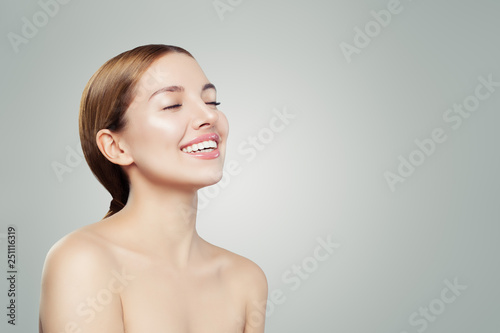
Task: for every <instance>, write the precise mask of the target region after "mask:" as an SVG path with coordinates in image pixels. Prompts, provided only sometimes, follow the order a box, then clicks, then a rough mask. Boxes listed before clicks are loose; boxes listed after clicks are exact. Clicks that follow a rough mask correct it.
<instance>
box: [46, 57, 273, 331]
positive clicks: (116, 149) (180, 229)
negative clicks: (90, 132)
mask: <svg viewBox="0 0 500 333" xmlns="http://www.w3.org/2000/svg"><path fill="white" fill-rule="evenodd" d="M207 83H210V82H209V81H208V79H207V78H206V76H205V74H204V73H203V71H202V69H201V68H200V66H199V65H198V63H197V62H196V60H194V59H193V58H191V57H189V56H187V55H184V54H179V53H169V54H167V55H164V56H162V57H161V58H159V59H157V60H156V61H155V62H154V63H153V64H152V65H151V66H150V68H149V69H148V71H147V73H145V74H144V75H143V77H142V78H141V80H140V82H139V84H138V86H137V90H136V96H135V98H134V100H133V102H132V103H131V105H130V107H129V109H128V110H127V112H126V118H127V121H128V125H127V127H126V128H125V130H124V131H123V132H120V133H114V132H111V131H109V130H107V129H103V130H101V131H99V133H98V134H97V137H96V140H97V143H98V146H99V149H100V150H101V152H102V153H103V154H104V156H106V158H108V159H109V160H110V161H111V162H113V163H115V164H119V165H121V166H122V167H123V169H124V170H125V172H126V173H127V174H128V175H129V178H130V181H131V189H130V194H129V199H128V201H127V204H126V206H125V207H124V208H123V209H122V210H121V211H119V212H118V213H116V214H114V215H113V216H111V217H108V218H106V219H103V220H101V221H99V222H96V223H93V224H90V225H87V226H84V227H82V228H80V229H78V230H76V231H74V232H72V233H70V234H68V235H67V236H65V237H63V238H62V239H61V240H59V241H58V242H57V243H56V244H55V245H54V246H53V247H52V248H51V249H50V251H49V252H48V254H47V258H46V261H45V265H44V269H43V276H42V289H41V301H40V332H43V333H62V332H65V333H77V332H79V333H86V332H92V333H124V332H126V333H144V332H148V333H160V332H161V333H170V332H171V333H242V332H244V333H262V332H264V322H265V304H266V300H267V295H268V285H267V280H266V276H265V274H264V272H263V271H262V269H261V268H260V267H259V266H258V265H256V264H255V263H254V262H252V261H251V260H249V259H247V258H244V257H242V256H240V255H238V254H235V253H232V252H230V251H228V250H225V249H222V248H220V247H217V246H215V245H213V244H210V243H208V242H207V241H205V240H204V239H202V238H201V237H200V236H199V235H198V233H197V231H196V211H197V201H198V198H197V190H198V189H200V188H203V187H205V186H208V185H212V184H215V183H217V182H218V181H219V180H220V179H221V178H222V168H223V164H224V156H225V150H226V139H227V135H228V131H229V127H228V122H227V119H226V117H225V116H224V114H223V113H222V112H221V111H219V110H218V109H217V107H216V106H215V105H214V102H215V101H216V90H215V88H210V87H209V88H207V86H206V84H207ZM170 86H178V87H182V88H181V89H180V90H179V89H177V91H172V90H176V89H167V90H166V91H162V92H160V93H157V94H154V93H155V92H156V91H158V90H160V89H162V88H165V87H170ZM204 87H205V89H203V88H204ZM152 95H153V96H152ZM176 105H178V106H176ZM172 106H173V107H172ZM166 107H170V108H166ZM214 132H215V133H217V134H218V135H219V136H220V139H221V141H220V143H219V150H220V153H221V154H220V156H219V157H218V158H215V159H211V160H202V159H198V158H194V157H192V156H189V155H188V154H186V153H184V152H182V151H181V150H180V147H181V146H182V145H184V144H186V143H187V142H189V141H191V140H192V139H194V138H196V137H198V136H199V135H201V134H206V133H214Z"/></svg>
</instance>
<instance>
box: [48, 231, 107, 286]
mask: <svg viewBox="0 0 500 333" xmlns="http://www.w3.org/2000/svg"><path fill="white" fill-rule="evenodd" d="M91 230H92V229H89V228H86V227H84V228H80V229H77V230H75V231H73V232H70V233H69V234H67V235H65V236H63V237H62V238H60V239H59V240H58V241H56V242H55V243H54V244H53V245H52V247H51V248H50V249H49V251H48V252H47V255H46V257H45V263H44V267H43V272H42V278H43V279H44V280H47V279H52V278H55V279H57V277H59V278H65V279H77V276H80V277H81V276H82V275H88V276H96V277H98V276H99V274H100V273H101V272H102V271H103V270H104V271H105V270H109V269H110V268H112V267H114V266H116V265H115V258H114V257H113V255H112V252H111V251H110V250H109V245H107V244H106V243H105V242H104V241H103V240H102V238H100V237H99V236H98V235H97V234H96V233H94V232H92V231H91ZM83 271H85V273H84V272H83Z"/></svg>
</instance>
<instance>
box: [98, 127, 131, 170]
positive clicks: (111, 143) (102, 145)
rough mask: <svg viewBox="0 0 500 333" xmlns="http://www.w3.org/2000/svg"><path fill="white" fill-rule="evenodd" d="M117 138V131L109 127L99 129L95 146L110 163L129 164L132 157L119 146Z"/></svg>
mask: <svg viewBox="0 0 500 333" xmlns="http://www.w3.org/2000/svg"><path fill="white" fill-rule="evenodd" d="M119 139H120V137H119V135H118V134H117V133H113V132H111V131H110V130H109V129H101V130H100V131H99V132H97V135H96V143H97V147H99V150H100V151H101V153H102V154H103V155H104V157H106V158H107V159H108V160H109V161H110V162H111V163H114V164H118V165H129V164H131V163H132V162H133V160H132V157H131V156H130V155H129V154H128V153H127V151H126V150H124V149H122V148H121V147H120V142H119Z"/></svg>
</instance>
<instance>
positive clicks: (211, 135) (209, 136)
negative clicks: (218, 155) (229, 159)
mask: <svg viewBox="0 0 500 333" xmlns="http://www.w3.org/2000/svg"><path fill="white" fill-rule="evenodd" d="M208 140H213V141H215V142H217V146H218V145H219V141H220V138H219V135H217V133H208V134H203V135H200V136H198V137H196V138H194V139H193V140H191V141H189V142H188V143H186V144H185V145H183V146H181V150H182V149H184V148H186V147H188V146H191V145H194V144H195V143H200V142H203V141H208Z"/></svg>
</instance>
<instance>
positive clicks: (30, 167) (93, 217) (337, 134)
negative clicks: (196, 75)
mask: <svg viewBox="0 0 500 333" xmlns="http://www.w3.org/2000/svg"><path fill="white" fill-rule="evenodd" d="M221 2H223V3H225V4H227V5H228V6H230V7H231V9H232V10H230V11H227V12H225V13H223V15H222V17H221V16H219V15H218V13H217V11H216V9H215V7H214V3H213V2H212V1H211V0H190V1H180V0H176V1H156V0H150V1H142V2H139V1H134V2H133V1H118V0H113V1H106V2H102V1H95V0H93V1H82V0H72V1H69V3H67V4H64V5H60V6H59V7H60V8H59V10H58V12H57V13H56V14H55V15H53V17H49V18H48V22H47V24H46V25H45V26H43V27H40V28H39V31H38V33H37V34H36V35H35V36H33V38H29V39H28V43H27V44H21V45H19V50H18V51H19V52H15V50H14V48H13V47H12V45H11V43H10V42H9V39H8V37H7V35H8V33H9V32H13V33H16V34H21V33H22V32H21V29H22V25H23V24H24V23H23V20H22V18H23V17H26V18H27V19H28V20H29V21H31V22H33V15H36V14H37V13H38V12H40V11H42V8H41V6H40V4H39V3H38V2H37V1H33V0H29V1H23V2H20V1H12V0H7V1H2V3H1V5H0V16H1V32H2V34H3V37H2V38H1V39H0V44H1V51H0V52H1V53H0V59H1V69H2V75H1V77H0V92H1V96H2V98H1V100H0V110H1V114H0V135H1V138H0V147H1V150H0V151H1V154H2V159H1V162H2V163H1V173H0V180H1V186H0V207H1V211H0V212H1V221H0V233H1V234H5V233H6V230H7V225H8V224H15V225H16V226H17V228H18V267H19V276H18V277H19V280H18V286H17V287H18V290H19V297H18V299H17V304H18V317H17V323H18V325H17V326H16V328H13V327H11V325H7V323H6V316H5V313H4V312H6V310H5V306H6V304H7V301H8V299H7V296H6V291H7V281H6V279H5V278H2V279H0V281H1V282H0V305H1V308H2V309H4V310H2V311H1V312H2V313H1V316H0V318H3V319H2V320H1V323H0V329H1V331H2V332H34V331H37V326H38V302H39V290H40V277H41V270H42V266H43V261H44V258H45V255H46V253H47V251H48V249H49V248H50V247H51V246H52V244H53V243H54V242H55V241H57V240H58V239H59V238H60V237H62V236H63V235H65V234H67V233H68V232H70V231H73V230H75V229H77V228H79V227H82V226H84V225H86V224H88V223H92V222H96V221H98V220H100V219H101V218H102V217H103V216H104V214H105V213H106V212H107V209H108V205H109V201H110V200H111V198H110V196H109V195H108V193H107V192H106V191H105V189H104V188H103V187H102V186H101V185H100V184H99V183H98V182H97V180H96V179H95V178H94V176H93V175H92V173H91V172H90V169H89V168H88V166H87V164H86V162H85V161H84V160H78V159H75V158H73V159H72V160H70V163H71V164H72V166H70V169H71V172H67V173H65V174H63V175H62V176H61V181H60V180H59V179H58V177H57V175H56V173H55V172H54V169H53V167H52V164H53V163H54V162H56V163H61V164H65V165H67V166H69V165H68V163H67V162H66V161H65V160H66V157H67V155H68V150H67V149H68V147H71V149H74V150H76V151H81V149H80V148H79V137H78V122H77V120H78V107H79V102H80V96H81V93H82V90H83V88H84V86H85V84H86V82H87V81H88V79H89V78H90V76H91V75H92V74H93V73H94V72H95V71H96V70H97V68H98V67H99V66H100V65H102V64H103V63H104V62H105V61H106V60H108V59H109V58H111V57H113V56H114V55H116V54H118V53H120V52H122V51H125V50H128V49H131V48H133V47H135V46H138V45H143V44H149V43H164V44H173V45H179V46H182V47H184V48H186V49H187V50H189V51H190V52H191V53H193V55H194V56H195V57H196V58H197V60H198V61H199V63H200V64H201V66H202V68H203V69H204V71H205V73H206V75H207V77H208V78H209V79H210V80H211V81H212V82H213V83H214V84H215V85H216V86H217V88H218V92H219V96H218V97H219V100H220V101H221V103H222V104H221V106H220V109H221V110H222V111H223V112H224V113H225V114H226V115H227V117H228V119H229V123H230V136H229V146H228V151H227V156H226V164H227V162H228V161H229V160H235V161H236V162H237V163H239V165H240V169H241V171H240V173H239V174H236V175H226V176H228V177H226V176H225V179H224V181H225V183H224V186H222V185H221V184H219V185H215V186H213V187H211V188H207V189H204V190H202V191H201V192H200V193H202V195H204V196H208V195H209V196H211V197H212V198H211V199H210V200H209V201H208V202H207V203H205V204H204V205H203V207H201V203H200V212H199V215H198V222H197V223H198V230H199V233H200V234H201V235H202V237H204V238H206V239H207V240H208V241H210V242H212V243H214V244H216V245H219V246H221V247H224V248H227V249H229V250H231V251H233V252H236V253H239V254H241V255H244V256H246V257H248V258H250V259H251V260H253V261H255V262H256V263H258V264H259V265H260V266H261V267H262V268H263V270H264V271H265V273H266V275H267V278H268V282H269V291H270V294H271V293H272V292H277V291H278V290H280V291H281V292H282V293H283V295H284V296H283V298H284V301H283V302H281V304H274V303H271V306H270V307H268V310H269V311H268V316H267V320H266V331H267V332H355V333H357V332H377V333H378V332H380V333H382V332H383V333H388V332H394V333H400V332H408V333H412V332H419V330H420V331H421V332H423V331H425V332H498V331H499V329H500V323H499V319H498V318H499V316H498V313H499V310H500V306H499V297H500V288H499V287H498V281H499V280H500V269H499V266H498V265H499V260H498V253H499V248H500V242H498V240H497V238H498V236H499V231H500V227H499V225H498V222H499V215H500V211H499V207H500V205H499V194H500V193H499V185H500V177H499V176H498V170H499V167H500V153H499V150H498V146H497V144H498V142H499V139H500V134H499V131H498V122H499V121H500V116H499V113H498V106H499V105H500V88H499V87H497V88H496V90H495V91H494V92H492V93H491V96H489V98H487V99H485V100H483V101H480V105H479V106H478V108H477V110H476V111H475V112H473V113H471V115H470V117H468V118H466V119H463V123H462V124H461V126H460V127H459V128H458V129H456V130H455V129H453V128H452V127H451V123H449V122H446V121H445V120H444V119H443V115H444V114H445V112H446V110H447V109H449V108H451V107H453V105H454V104H460V103H463V102H464V100H465V99H466V98H468V97H469V96H472V95H473V94H474V91H475V88H476V86H477V85H478V84H479V83H480V81H479V80H478V77H480V76H483V77H485V78H487V77H488V76H489V75H491V76H492V78H493V80H494V81H495V82H500V68H499V62H498V61H499V59H500V47H499V45H498V32H499V29H500V20H498V17H499V10H500V3H498V2H496V1H493V0H491V1H487V0H480V1H478V0H476V1H472V0H469V1H464V0H462V1H425V0H418V1H417V0H414V1H411V0H401V4H400V7H401V8H402V9H401V12H400V13H399V14H393V15H392V19H391V22H390V23H389V24H388V25H387V26H386V27H382V28H381V31H380V33H379V34H378V35H376V36H374V37H373V38H372V39H371V42H370V43H369V44H368V46H366V47H364V48H362V49H360V52H359V53H358V54H353V55H352V58H351V61H350V62H348V61H347V59H346V57H345V56H344V54H343V53H342V51H341V48H340V44H341V43H342V42H345V43H349V44H353V43H354V37H355V30H354V29H355V27H359V28H360V29H364V28H365V25H366V24H367V23H369V22H370V21H374V17H373V16H372V14H371V13H370V12H371V11H372V10H373V11H377V12H378V11H380V10H382V9H384V8H387V5H388V3H389V2H390V1H386V0H383V1H347V0H343V1H326V0H324V1H310V2H306V1H297V0H295V1H290V0H287V1H285V0H281V1H279V0H271V1H264V0H252V1H249V0H243V1H237V0H232V1H231V2H228V0H221ZM230 3H232V5H231V4H230ZM42 23H43V22H42ZM485 91H486V90H483V92H485ZM469 100H470V99H469ZM285 109H286V110H287V111H288V113H290V114H293V115H294V117H295V118H293V119H290V120H289V123H288V124H287V125H286V126H285V127H284V129H283V130H282V131H281V132H279V133H274V138H273V140H268V141H269V142H267V143H266V144H265V145H263V147H264V148H263V149H262V150H261V151H257V153H256V155H255V158H254V159H253V160H250V161H248V160H247V158H248V156H249V155H245V154H242V153H241V151H239V150H238V147H239V145H241V144H243V145H245V144H246V143H245V142H248V138H249V137H250V136H258V135H261V137H262V138H265V139H267V138H268V137H267V136H265V134H266V133H267V134H269V131H267V130H265V128H267V127H269V122H270V121H271V120H272V118H273V117H275V113H274V112H275V111H276V110H278V111H283V110H285ZM273 110H274V111H273ZM435 128H441V129H442V130H443V131H444V134H445V135H446V137H447V139H446V141H444V142H442V143H438V144H436V148H435V151H434V153H433V154H430V156H426V157H425V160H424V161H423V163H422V164H421V165H419V166H417V167H416V168H415V170H414V172H413V174H411V175H410V176H409V177H407V178H406V180H405V181H404V182H402V183H397V184H396V185H395V191H391V189H390V186H389V185H388V183H387V181H386V179H385V178H384V173H385V172H387V171H389V172H393V173H397V168H398V165H399V160H398V158H399V156H400V155H401V156H402V157H404V158H406V159H408V158H409V156H410V154H412V152H414V151H415V150H417V149H418V147H417V146H416V144H415V140H424V139H426V138H430V137H431V133H432V131H433V129H435ZM266 131H267V132H266ZM416 154H418V153H416ZM217 186H219V187H217ZM207 191H208V192H207ZM328 235H331V239H333V240H334V241H335V242H337V243H338V244H340V247H338V248H337V249H335V251H333V253H332V254H331V255H330V256H329V257H328V259H327V260H325V261H322V262H317V261H315V259H311V258H312V256H313V254H314V249H315V248H316V247H317V246H318V244H319V243H318V241H317V238H318V237H320V238H323V239H326V237H327V236H328ZM3 236H5V235H0V237H3ZM0 240H1V241H2V243H1V244H0V245H1V251H0V253H1V257H0V258H1V259H0V267H1V269H2V272H3V273H2V274H1V275H0V276H3V275H4V273H5V272H6V270H7V267H6V242H5V239H0ZM315 263H316V265H314V264H315ZM293 265H296V266H299V267H300V266H302V265H306V267H307V269H309V273H308V276H307V278H305V277H304V278H299V281H300V287H299V288H297V289H293V288H292V287H293V284H292V283H290V281H289V280H287V279H286V276H288V277H290V276H291V275H290V274H291V273H290V272H291V271H290V270H291V269H292V267H293ZM287 274H289V275H287ZM5 275H6V273H5ZM303 276H304V275H303ZM296 278H297V277H296ZM455 279H457V281H458V283H459V284H460V285H463V286H466V287H467V288H466V289H465V290H462V291H461V292H459V293H460V295H459V296H457V297H455V300H454V301H453V302H451V303H450V304H445V303H442V301H440V298H441V292H442V291H443V290H444V288H446V284H445V282H444V281H445V280H448V281H450V282H453V281H454V280H455ZM287 281H288V282H287ZM447 295H448V296H450V297H451V295H453V294H452V293H448V294H447ZM440 304H445V308H444V309H441V308H439V305H440ZM429 306H431V307H432V306H434V311H435V312H436V311H437V312H439V314H438V315H436V316H435V317H436V318H435V319H434V320H433V321H430V320H429V321H427V324H428V325H427V327H425V329H424V324H422V323H420V324H418V325H416V324H415V323H413V324H412V323H411V322H410V319H409V318H410V316H411V315H412V314H413V313H414V312H417V313H418V311H419V308H420V307H429ZM418 318H420V319H421V318H423V317H418Z"/></svg>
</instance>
